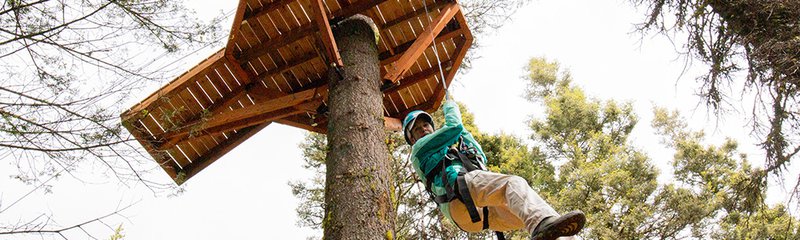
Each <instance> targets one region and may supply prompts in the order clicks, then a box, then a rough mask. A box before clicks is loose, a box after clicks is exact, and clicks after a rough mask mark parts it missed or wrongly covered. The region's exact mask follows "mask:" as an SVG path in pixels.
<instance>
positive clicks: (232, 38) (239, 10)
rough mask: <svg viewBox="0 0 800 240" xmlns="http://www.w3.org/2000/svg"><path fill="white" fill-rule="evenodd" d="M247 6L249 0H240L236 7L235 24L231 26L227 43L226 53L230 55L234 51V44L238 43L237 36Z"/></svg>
mask: <svg viewBox="0 0 800 240" xmlns="http://www.w3.org/2000/svg"><path fill="white" fill-rule="evenodd" d="M246 8H247V1H243V0H240V1H239V6H238V7H236V15H234V17H233V24H232V26H231V33H230V35H228V43H227V44H226V45H225V46H226V47H225V54H226V55H230V54H232V53H233V50H234V44H235V43H236V36H238V35H239V28H240V26H241V25H242V19H243V17H244V12H245V9H246Z"/></svg>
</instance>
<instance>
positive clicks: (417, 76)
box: [383, 61, 453, 94]
mask: <svg viewBox="0 0 800 240" xmlns="http://www.w3.org/2000/svg"><path fill="white" fill-rule="evenodd" d="M452 64H453V61H447V62H444V63H442V69H443V70H444V69H447V68H449V67H451V66H452ZM438 75H439V67H438V66H434V67H432V68H428V69H425V70H422V71H420V72H418V73H414V74H411V75H409V76H407V77H403V78H402V79H401V80H400V84H397V85H392V86H391V87H389V88H387V89H385V90H384V91H383V92H384V93H385V94H391V93H395V92H397V91H399V90H400V89H404V88H407V87H410V86H412V85H414V84H417V83H419V82H421V81H424V80H426V79H428V78H431V77H433V76H438Z"/></svg>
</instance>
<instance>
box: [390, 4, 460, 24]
mask: <svg viewBox="0 0 800 240" xmlns="http://www.w3.org/2000/svg"><path fill="white" fill-rule="evenodd" d="M452 2H453V1H452V0H448V1H436V2H434V3H431V4H430V5H428V11H425V8H424V7H419V9H417V10H416V11H412V12H409V13H406V14H404V15H402V16H399V17H397V18H395V19H393V20H390V21H387V22H386V24H384V26H386V28H392V27H395V26H397V25H399V24H402V23H405V22H407V21H408V20H410V19H414V18H417V17H423V18H424V19H425V20H428V19H427V16H426V15H427V14H428V13H435V12H436V11H438V10H439V9H441V8H443V7H444V6H447V4H450V3H452Z"/></svg>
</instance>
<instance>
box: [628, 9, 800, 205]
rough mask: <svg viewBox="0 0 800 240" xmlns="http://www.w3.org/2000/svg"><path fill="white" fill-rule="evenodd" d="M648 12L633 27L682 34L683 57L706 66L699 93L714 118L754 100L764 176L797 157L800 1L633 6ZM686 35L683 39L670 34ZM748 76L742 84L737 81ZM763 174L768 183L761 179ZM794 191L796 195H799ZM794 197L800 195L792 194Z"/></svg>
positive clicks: (755, 132) (799, 146)
mask: <svg viewBox="0 0 800 240" xmlns="http://www.w3.org/2000/svg"><path fill="white" fill-rule="evenodd" d="M631 2H632V3H634V4H635V5H644V6H646V7H647V12H646V15H645V19H644V21H643V22H642V24H640V25H639V29H640V30H642V31H643V32H644V31H652V32H658V33H661V34H664V35H666V36H668V37H670V38H672V37H673V36H686V38H687V39H686V43H685V45H684V49H685V52H687V53H689V54H691V55H692V57H694V58H696V59H699V60H700V61H701V62H702V63H705V64H706V66H707V68H708V72H707V73H706V74H704V75H702V76H699V77H698V78H697V80H698V81H699V82H700V83H701V84H702V85H701V86H700V88H699V95H700V96H701V97H702V98H703V99H702V100H701V101H703V102H705V103H706V104H707V105H708V106H709V107H711V109H713V110H714V111H715V112H720V111H723V110H725V108H727V107H728V105H733V104H730V103H731V102H738V101H739V100H735V101H729V100H734V99H732V98H738V97H739V96H740V94H739V93H738V92H741V93H752V94H742V95H741V96H742V97H748V96H747V95H750V96H752V101H753V103H754V107H753V108H752V114H753V115H752V119H751V120H752V121H751V122H752V124H753V131H752V133H753V135H756V136H758V137H759V141H761V144H760V146H761V147H762V148H763V150H764V151H765V153H766V156H767V157H766V158H765V159H764V162H765V163H766V164H765V166H766V169H764V171H766V172H768V173H770V174H775V175H778V176H779V175H781V174H782V171H783V170H785V169H786V167H787V165H788V164H789V163H790V162H791V161H792V160H793V159H796V158H797V154H798V153H800V141H799V140H798V138H796V137H794V136H798V135H800V131H798V130H800V111H798V110H799V109H800V104H798V101H797V98H798V96H800V71H797V69H798V68H800V59H798V57H797V56H798V52H800V37H798V36H800V28H798V27H797V26H800V11H798V9H800V1H796V0H770V1H763V0H726V1H720V0H680V1H678V0H631ZM676 33H685V34H676ZM743 71H746V73H747V76H746V78H739V77H736V74H737V73H742V72H743ZM761 176H763V177H766V176H767V174H762V175H761ZM798 187H800V185H797V186H795V189H794V190H795V191H794V192H795V194H797V193H800V191H798V190H800V189H798ZM795 197H800V195H795Z"/></svg>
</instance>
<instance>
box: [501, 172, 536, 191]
mask: <svg viewBox="0 0 800 240" xmlns="http://www.w3.org/2000/svg"><path fill="white" fill-rule="evenodd" d="M506 184H508V186H509V187H512V188H514V189H520V188H522V189H525V188H530V187H531V186H530V185H528V181H525V179H524V178H522V177H520V176H516V175H514V176H511V177H510V178H508V183H506Z"/></svg>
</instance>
